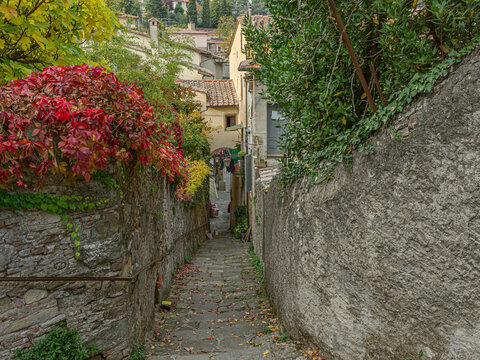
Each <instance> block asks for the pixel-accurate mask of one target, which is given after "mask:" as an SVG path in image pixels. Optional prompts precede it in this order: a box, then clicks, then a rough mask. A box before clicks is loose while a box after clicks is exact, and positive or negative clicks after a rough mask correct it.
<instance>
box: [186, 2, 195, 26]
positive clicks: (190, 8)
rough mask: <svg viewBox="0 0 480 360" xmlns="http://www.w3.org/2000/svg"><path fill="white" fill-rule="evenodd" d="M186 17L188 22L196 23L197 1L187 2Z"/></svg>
mask: <svg viewBox="0 0 480 360" xmlns="http://www.w3.org/2000/svg"><path fill="white" fill-rule="evenodd" d="M187 16H188V22H191V23H194V24H196V23H197V1H196V0H188V5H187Z"/></svg>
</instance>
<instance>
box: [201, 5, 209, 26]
mask: <svg viewBox="0 0 480 360" xmlns="http://www.w3.org/2000/svg"><path fill="white" fill-rule="evenodd" d="M202 26H203V27H206V28H208V27H210V0H203V7H202Z"/></svg>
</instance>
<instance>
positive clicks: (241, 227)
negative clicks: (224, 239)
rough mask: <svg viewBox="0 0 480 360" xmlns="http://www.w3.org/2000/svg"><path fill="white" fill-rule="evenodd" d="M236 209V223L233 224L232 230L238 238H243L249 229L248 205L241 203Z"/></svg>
mask: <svg viewBox="0 0 480 360" xmlns="http://www.w3.org/2000/svg"><path fill="white" fill-rule="evenodd" d="M234 211H235V221H236V224H235V225H234V226H232V228H231V230H232V232H233V236H235V238H236V239H241V238H242V236H243V235H244V234H245V232H246V231H247V230H248V217H247V207H246V206H245V205H239V206H236V207H235V210H234Z"/></svg>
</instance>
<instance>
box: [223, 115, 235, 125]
mask: <svg viewBox="0 0 480 360" xmlns="http://www.w3.org/2000/svg"><path fill="white" fill-rule="evenodd" d="M236 120H237V119H236V116H235V115H226V116H225V128H228V127H230V126H233V125H236V124H237V121H236Z"/></svg>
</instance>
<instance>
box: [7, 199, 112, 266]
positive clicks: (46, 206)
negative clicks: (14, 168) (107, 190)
mask: <svg viewBox="0 0 480 360" xmlns="http://www.w3.org/2000/svg"><path fill="white" fill-rule="evenodd" d="M109 201H110V199H104V200H98V201H94V200H93V198H92V197H90V196H87V197H83V196H78V195H53V194H46V193H9V192H7V191H5V190H3V189H0V209H12V210H40V211H45V212H49V213H52V214H57V215H60V217H61V219H62V220H63V221H65V222H66V228H67V230H70V231H71V232H70V237H71V238H72V240H73V244H74V245H75V247H76V249H77V250H76V252H75V257H76V258H77V259H78V258H79V256H80V250H81V247H80V239H79V237H78V230H79V229H78V227H74V225H73V224H72V222H71V221H70V219H69V217H68V215H67V212H69V211H84V210H93V209H94V208H95V207H101V206H103V205H105V204H106V203H108V202H109Z"/></svg>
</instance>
